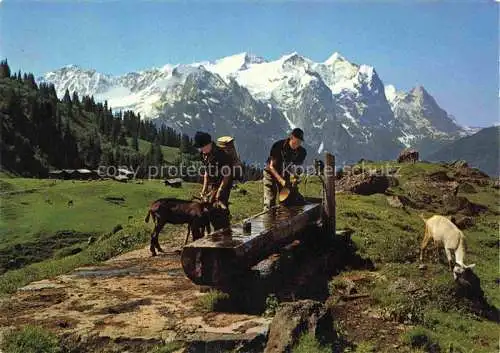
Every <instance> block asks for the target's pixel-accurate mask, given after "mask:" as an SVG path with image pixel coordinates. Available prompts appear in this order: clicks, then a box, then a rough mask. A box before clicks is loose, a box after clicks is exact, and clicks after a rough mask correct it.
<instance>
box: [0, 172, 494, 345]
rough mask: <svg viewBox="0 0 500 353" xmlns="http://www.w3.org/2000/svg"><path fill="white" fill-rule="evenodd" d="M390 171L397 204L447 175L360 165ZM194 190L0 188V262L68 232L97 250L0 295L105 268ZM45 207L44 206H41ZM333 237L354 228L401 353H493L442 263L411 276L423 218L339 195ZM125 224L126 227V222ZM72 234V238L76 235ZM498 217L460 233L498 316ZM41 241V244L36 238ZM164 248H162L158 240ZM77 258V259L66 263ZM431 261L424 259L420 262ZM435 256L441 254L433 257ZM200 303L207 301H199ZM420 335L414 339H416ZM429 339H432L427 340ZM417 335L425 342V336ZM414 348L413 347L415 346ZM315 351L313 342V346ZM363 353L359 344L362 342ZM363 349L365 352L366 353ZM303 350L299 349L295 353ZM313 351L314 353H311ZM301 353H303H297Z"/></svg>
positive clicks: (18, 276) (26, 184) (311, 192)
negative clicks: (160, 210)
mask: <svg viewBox="0 0 500 353" xmlns="http://www.w3.org/2000/svg"><path fill="white" fill-rule="evenodd" d="M385 164H388V165H389V167H388V168H392V167H395V166H397V167H400V169H399V174H398V175H399V176H398V178H399V180H400V186H399V187H398V188H396V191H397V193H401V194H405V193H407V191H408V188H409V187H411V186H412V185H414V184H415V182H419V183H420V184H419V185H418V188H419V190H421V191H422V192H434V189H432V188H431V187H430V186H428V185H427V184H426V183H425V182H423V180H424V178H425V176H426V175H428V174H430V173H433V172H436V171H441V170H442V171H446V172H450V170H449V169H447V168H446V167H444V166H442V165H439V164H429V163H417V164H415V165H410V164H402V165H397V164H395V163H393V162H392V163H391V162H387V163H386V162H380V163H372V164H368V166H370V165H371V166H372V167H374V168H379V167H380V166H381V165H385ZM241 187H242V188H244V189H245V190H246V191H247V194H246V195H243V194H242V193H240V192H238V190H233V191H232V193H231V199H230V202H231V213H232V217H233V219H232V222H233V223H234V222H238V221H241V220H242V219H244V218H246V217H249V216H251V215H253V214H255V213H257V212H260V211H261V209H262V193H263V189H262V183H261V182H249V183H245V184H244V185H242V186H241ZM306 187H307V193H306V195H307V196H316V197H318V196H319V195H320V191H321V184H320V182H319V181H318V180H317V178H310V179H309V180H308V182H307V186H306V185H305V183H302V184H301V185H300V189H301V191H302V192H304V191H305V189H306ZM200 189H201V185H198V184H190V183H184V184H183V187H182V188H180V189H175V188H166V187H165V186H164V185H163V183H162V182H161V181H145V182H144V184H136V183H135V182H129V183H126V184H123V183H118V182H115V181H92V182H83V181H75V182H72V181H57V182H56V183H54V182H53V181H51V180H37V179H23V178H11V177H9V176H5V175H4V177H2V178H0V192H12V191H14V192H15V191H23V190H32V191H29V192H19V193H11V194H3V195H2V196H1V205H0V207H1V208H0V239H2V242H1V243H0V253H1V251H2V249H3V250H5V249H9V247H12V246H15V245H16V244H22V245H26V244H30V243H33V242H34V243H36V242H37V241H40V240H41V239H53V235H54V234H56V233H57V232H58V231H61V230H72V231H73V232H74V233H72V234H87V233H88V234H90V233H92V234H94V233H97V234H98V235H97V238H98V240H97V241H96V242H95V243H94V244H92V245H90V246H87V245H86V242H85V241H84V240H85V239H83V238H78V237H77V236H76V235H75V236H74V237H75V239H74V240H75V242H74V243H71V244H63V245H65V246H64V247H62V248H57V249H55V250H54V252H53V253H51V254H48V255H50V257H51V259H48V260H46V261H42V262H39V263H33V264H31V265H28V266H26V267H24V268H22V269H19V270H13V271H8V272H6V273H5V274H3V275H1V276H0V293H3V294H5V293H12V292H13V291H15V290H16V288H18V287H19V286H22V285H24V284H26V283H29V282H31V281H34V280H39V279H42V278H47V277H52V276H55V275H58V274H61V273H65V272H68V271H70V270H72V269H74V268H75V267H78V266H82V265H85V264H93V263H97V262H99V261H103V260H105V259H108V258H110V257H112V256H116V255H117V254H119V253H122V252H125V251H128V250H130V249H134V248H137V247H140V246H143V245H144V244H146V243H147V242H148V241H149V239H148V235H149V233H150V231H151V224H149V225H147V224H145V223H144V221H143V219H144V216H145V214H146V210H147V207H148V206H149V204H150V202H151V201H153V200H155V199H157V198H160V197H179V198H184V199H189V198H190V197H191V195H194V194H197V193H198V192H199V191H200ZM476 190H477V191H478V192H477V193H474V194H466V195H464V196H466V197H467V198H469V200H471V201H473V202H476V203H480V204H483V205H487V206H488V207H489V208H490V210H492V211H498V210H499V207H500V193H499V191H498V190H496V189H493V188H491V187H489V186H485V187H480V186H476ZM106 197H123V198H124V199H125V201H124V202H122V203H118V204H116V203H113V202H110V201H107V200H106ZM46 199H50V200H51V201H52V205H49V204H48V203H47V202H46V201H45V200H46ZM68 200H73V201H74V206H73V207H72V208H68V206H67V201H68ZM336 201H337V227H338V228H346V227H349V228H352V229H353V230H354V234H353V235H352V240H353V242H354V244H355V246H356V248H357V253H358V254H359V255H360V256H362V257H364V258H370V259H371V260H372V261H373V262H374V264H375V266H376V269H377V270H378V272H377V274H378V277H376V278H378V279H376V280H375V279H373V280H371V281H369V283H367V284H365V285H366V290H367V291H368V292H369V293H370V294H371V296H372V298H373V300H374V302H375V303H374V305H375V307H377V308H378V309H380V310H382V312H383V313H384V315H386V316H387V318H388V319H391V320H398V321H401V322H405V321H406V322H407V324H408V323H409V324H411V325H413V326H415V327H416V329H415V332H410V333H408V334H407V335H406V336H405V337H403V338H402V340H403V343H405V342H406V343H405V344H406V346H405V347H401V348H402V349H403V348H404V350H405V351H408V349H409V350H412V351H424V350H425V344H424V346H418V345H416V346H415V345H414V343H412V342H413V341H412V339H413V338H415V337H417V336H418V334H420V333H423V334H425V335H427V336H428V337H427V336H426V337H427V338H428V340H429V341H430V342H433V343H437V344H439V346H440V347H441V349H442V350H445V351H448V349H449V347H450V345H452V346H453V348H452V349H453V351H464V352H469V351H473V352H492V351H496V350H497V348H498V325H497V324H496V323H493V322H490V321H487V320H485V319H483V318H479V317H476V316H474V315H473V314H472V313H470V312H468V311H467V308H465V307H463V306H461V305H462V304H463V303H461V302H457V301H453V300H450V290H451V289H452V288H453V285H454V283H453V278H452V276H451V274H450V273H449V272H448V269H447V266H446V264H444V263H434V262H433V261H432V260H431V258H430V256H427V257H426V259H425V262H426V264H427V269H426V270H425V275H424V273H423V272H422V271H421V270H419V269H418V256H417V255H418V251H419V244H420V242H421V240H422V237H423V232H424V224H423V222H422V220H421V219H420V218H419V217H418V214H419V213H420V212H423V213H425V214H426V215H430V211H426V210H414V209H411V208H408V209H407V210H406V211H405V210H402V209H398V208H392V207H389V206H388V204H387V199H386V196H385V195H372V196H359V195H349V194H337V199H336ZM129 216H132V219H131V221H129V220H128V217H129ZM118 224H121V225H122V226H123V229H122V230H120V231H118V232H117V233H116V234H112V232H111V230H112V229H113V228H114V227H115V226H116V225H118ZM179 229H180V228H179V227H173V226H167V227H166V230H165V231H164V234H163V235H162V237H166V236H168V235H167V234H171V233H172V231H177V230H179ZM78 232H79V233H78ZM498 232H499V226H498V215H497V214H495V213H494V212H491V211H490V212H488V213H486V214H482V215H480V216H478V217H475V224H474V226H473V227H471V228H469V229H466V230H465V231H464V234H465V235H466V237H467V243H468V251H467V254H466V261H465V262H466V263H468V264H469V263H476V267H475V268H474V272H475V273H476V274H477V275H478V276H479V277H480V279H481V287H482V289H483V290H484V293H485V296H486V298H487V299H488V301H489V302H490V304H493V305H495V306H497V307H499V306H500V292H499V291H498V285H497V284H496V280H497V279H498V245H497V241H498ZM44 237H45V238H44ZM163 239H164V238H163ZM75 248H81V249H82V251H81V252H79V253H77V254H76V255H71V256H66V255H67V254H68V253H70V252H71V251H72V250H74V249H75ZM428 254H429V255H430V254H431V252H429V253H428ZM441 256H442V257H444V254H443V252H442V250H441ZM402 278H404V279H405V280H406V281H409V282H412V283H414V284H415V285H416V287H418V288H419V290H418V291H417V293H420V291H422V293H424V294H425V296H424V297H419V296H418V295H416V294H415V293H407V292H405V291H402V290H393V289H391V288H392V287H391V285H393V284H394V283H396V282H397V281H398V280H401V279H402ZM344 285H345V283H343V282H342V280H341V279H336V280H334V281H332V283H331V288H330V289H331V290H332V292H335V291H337V290H341V289H342V286H344ZM205 297H206V298H205ZM203 298H205V299H200V300H202V302H200V307H201V308H202V309H204V310H208V311H210V310H214V309H215V308H217V305H219V304H218V303H223V302H224V301H225V300H226V299H227V298H226V299H224V298H222V297H221V294H220V293H212V294H210V293H209V294H208V295H205V296H203ZM419 330H420V331H419ZM429 332H430V334H429ZM425 335H424V336H425ZM417 341H418V340H417ZM316 343H317V342H316ZM316 343H315V342H314V341H313V340H312V339H311V337H309V338H307V337H306V338H304V342H303V343H301V344H299V345H298V346H297V347H296V350H295V351H297V352H302V351H304V352H306V351H307V352H309V351H310V350H307V349H319V352H321V349H323V347H318V346H316ZM365 343H366V342H365ZM372 345H376V342H368V343H366V344H365V345H364V346H363V342H357V348H356V351H364V350H366V351H369V350H370V349H371V347H372ZM365 346H366V347H365ZM301 347H305V348H301ZM311 347H313V348H311ZM300 349H303V350H302V351H301V350H300Z"/></svg>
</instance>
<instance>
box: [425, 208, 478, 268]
mask: <svg viewBox="0 0 500 353" xmlns="http://www.w3.org/2000/svg"><path fill="white" fill-rule="evenodd" d="M420 218H422V219H423V220H424V222H425V234H424V240H422V245H420V261H422V260H423V253H424V250H425V248H426V247H427V244H429V241H430V240H431V239H433V240H434V245H435V246H436V249H437V245H438V244H437V243H439V242H441V243H443V246H444V250H445V252H446V257H447V258H448V265H449V266H450V271H453V266H452V260H451V252H452V251H454V252H455V263H456V264H458V265H459V266H460V267H462V268H464V269H465V268H472V267H474V266H475V264H472V265H468V266H466V265H465V264H464V257H465V250H466V248H467V246H466V243H465V235H464V234H463V233H462V231H461V230H460V229H458V227H457V226H456V225H455V224H453V222H452V221H450V220H449V219H448V218H446V217H444V216H439V215H434V216H432V217H431V218H429V219H427V220H426V219H425V218H424V216H423V215H420Z"/></svg>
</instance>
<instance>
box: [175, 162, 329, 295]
mask: <svg viewBox="0 0 500 353" xmlns="http://www.w3.org/2000/svg"><path fill="white" fill-rule="evenodd" d="M326 166H327V167H328V166H330V168H325V180H326V181H325V192H324V193H323V195H324V199H323V202H322V203H309V204H306V205H302V206H289V207H285V206H282V205H279V206H276V207H273V208H271V209H270V210H268V211H265V212H262V213H259V214H257V215H255V216H253V217H251V218H249V219H247V220H246V222H244V223H242V224H236V225H233V226H231V228H229V229H224V230H220V231H216V232H214V233H211V234H209V235H207V236H206V237H204V238H202V239H199V240H197V241H194V242H192V243H190V244H188V245H187V246H185V247H184V249H183V251H182V254H181V262H182V267H183V269H184V272H185V273H186V275H187V277H188V278H189V279H191V280H192V281H193V282H194V283H196V284H199V285H209V286H218V285H227V284H229V283H230V282H231V278H233V276H235V275H237V274H238V273H241V272H243V271H245V270H248V269H250V268H251V267H252V266H254V265H255V264H257V263H258V262H260V261H262V260H263V259H265V258H266V257H268V256H269V255H271V254H272V253H273V252H274V251H276V250H277V249H279V248H280V247H282V246H284V245H286V244H289V243H290V242H292V241H294V240H295V239H297V238H298V237H299V236H300V235H301V234H302V233H303V232H304V230H305V229H307V228H308V227H310V226H315V225H317V224H318V223H319V221H320V219H321V220H322V223H323V226H324V227H325V228H326V229H327V231H328V232H330V231H334V230H335V190H334V188H335V183H334V177H335V176H334V171H335V167H334V158H333V156H332V155H330V154H327V156H326ZM313 236H314V235H313Z"/></svg>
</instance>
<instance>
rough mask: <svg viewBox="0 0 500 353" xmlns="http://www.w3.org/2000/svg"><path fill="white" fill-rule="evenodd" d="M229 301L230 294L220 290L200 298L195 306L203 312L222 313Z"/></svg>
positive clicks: (211, 291) (212, 291)
mask: <svg viewBox="0 0 500 353" xmlns="http://www.w3.org/2000/svg"><path fill="white" fill-rule="evenodd" d="M228 301H229V294H227V293H224V292H221V291H219V290H210V291H209V292H208V293H206V294H205V295H203V296H201V297H199V298H198V301H197V302H196V304H195V306H196V308H198V309H199V310H201V311H203V312H212V311H220V310H221V309H222V308H223V307H224V306H225V305H226V304H227V303H228Z"/></svg>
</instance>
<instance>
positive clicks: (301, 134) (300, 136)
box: [291, 127, 304, 141]
mask: <svg viewBox="0 0 500 353" xmlns="http://www.w3.org/2000/svg"><path fill="white" fill-rule="evenodd" d="M291 135H292V136H294V137H296V138H298V139H299V140H301V141H304V131H302V129H299V128H298V127H296V128H295V129H293V130H292V134H291Z"/></svg>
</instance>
